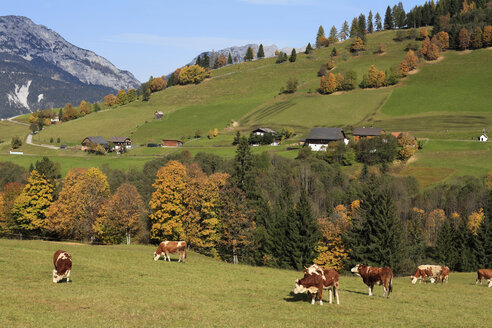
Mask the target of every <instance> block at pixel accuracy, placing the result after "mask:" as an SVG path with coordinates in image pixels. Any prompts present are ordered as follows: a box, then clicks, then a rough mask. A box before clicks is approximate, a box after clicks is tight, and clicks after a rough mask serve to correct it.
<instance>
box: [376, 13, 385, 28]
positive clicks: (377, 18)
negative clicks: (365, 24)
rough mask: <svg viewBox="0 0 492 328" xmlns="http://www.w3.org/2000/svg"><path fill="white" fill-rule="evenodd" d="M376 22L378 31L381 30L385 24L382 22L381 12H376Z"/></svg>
mask: <svg viewBox="0 0 492 328" xmlns="http://www.w3.org/2000/svg"><path fill="white" fill-rule="evenodd" d="M375 23H376V31H381V30H382V29H383V25H382V24H381V15H379V13H376V16H375Z"/></svg>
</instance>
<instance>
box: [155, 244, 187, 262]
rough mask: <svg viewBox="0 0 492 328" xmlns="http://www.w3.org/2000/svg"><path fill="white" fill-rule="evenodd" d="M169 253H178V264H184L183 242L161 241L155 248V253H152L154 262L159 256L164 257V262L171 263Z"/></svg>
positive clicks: (184, 248)
mask: <svg viewBox="0 0 492 328" xmlns="http://www.w3.org/2000/svg"><path fill="white" fill-rule="evenodd" d="M169 253H178V254H179V259H178V262H181V261H183V262H185V260H186V242H185V241H167V240H166V241H163V242H161V243H160V244H159V246H158V247H157V251H155V252H154V261H157V260H158V259H159V258H160V257H161V255H164V261H165V260H166V258H167V260H168V261H169V262H171V257H170V256H169Z"/></svg>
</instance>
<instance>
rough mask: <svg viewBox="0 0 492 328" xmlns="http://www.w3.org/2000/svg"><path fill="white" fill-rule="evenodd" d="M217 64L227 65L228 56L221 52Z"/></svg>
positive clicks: (220, 65)
mask: <svg viewBox="0 0 492 328" xmlns="http://www.w3.org/2000/svg"><path fill="white" fill-rule="evenodd" d="M217 64H218V65H219V67H222V66H225V65H226V64H227V58H226V56H225V55H224V54H221V55H220V56H219V59H217Z"/></svg>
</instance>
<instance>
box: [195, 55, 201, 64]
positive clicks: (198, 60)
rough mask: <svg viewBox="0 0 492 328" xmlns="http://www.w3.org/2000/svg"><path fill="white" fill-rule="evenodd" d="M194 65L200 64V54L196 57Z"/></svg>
mask: <svg viewBox="0 0 492 328" xmlns="http://www.w3.org/2000/svg"><path fill="white" fill-rule="evenodd" d="M195 65H198V66H202V62H201V59H200V55H198V57H196V61H195Z"/></svg>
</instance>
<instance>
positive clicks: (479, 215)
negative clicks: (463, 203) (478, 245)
mask: <svg viewBox="0 0 492 328" xmlns="http://www.w3.org/2000/svg"><path fill="white" fill-rule="evenodd" d="M484 217H485V214H484V212H483V208H481V209H479V210H478V211H475V212H473V213H472V214H470V215H469V216H468V221H467V222H466V225H467V227H468V229H469V230H470V231H471V233H472V234H473V235H475V236H476V235H477V234H478V229H480V225H481V224H482V221H483V219H484Z"/></svg>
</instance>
